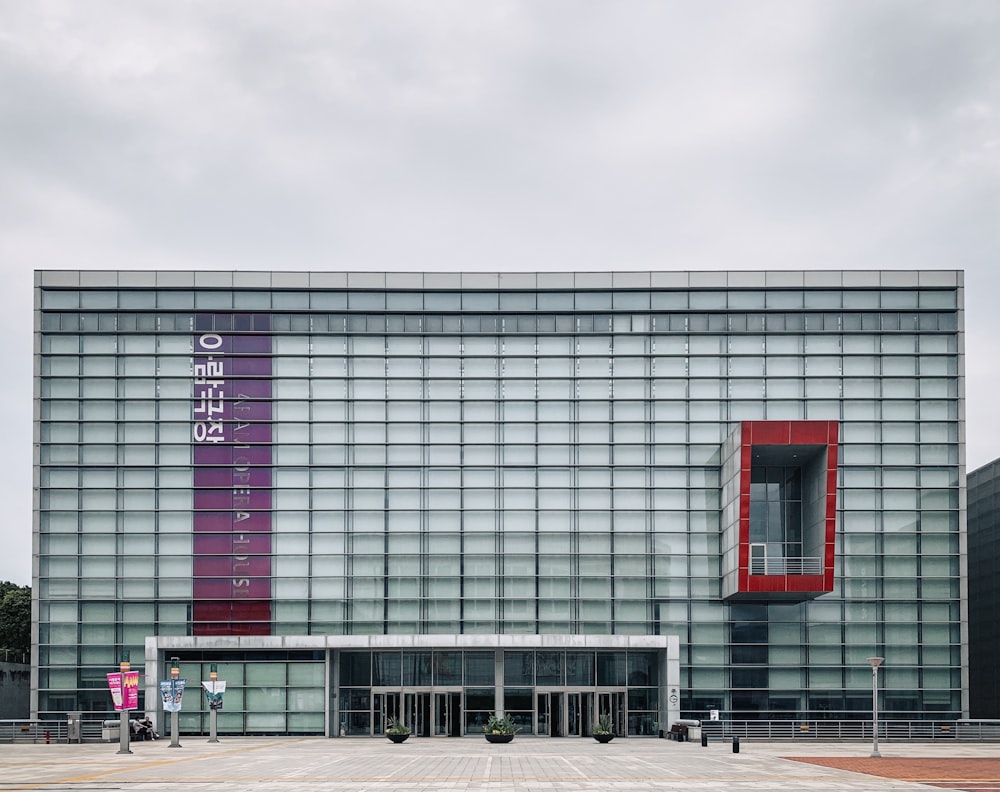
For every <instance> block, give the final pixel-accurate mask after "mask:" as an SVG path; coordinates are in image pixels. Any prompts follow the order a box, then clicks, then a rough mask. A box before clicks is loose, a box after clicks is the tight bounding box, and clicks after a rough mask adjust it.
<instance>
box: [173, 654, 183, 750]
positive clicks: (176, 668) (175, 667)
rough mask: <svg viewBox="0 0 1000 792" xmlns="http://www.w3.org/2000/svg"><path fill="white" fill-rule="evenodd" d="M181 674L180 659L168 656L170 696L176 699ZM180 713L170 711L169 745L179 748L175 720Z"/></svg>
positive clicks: (179, 742) (179, 743)
mask: <svg viewBox="0 0 1000 792" xmlns="http://www.w3.org/2000/svg"><path fill="white" fill-rule="evenodd" d="M180 675H181V659H180V658H179V657H171V658H170V697H171V698H172V699H173V700H174V701H175V702H176V701H177V679H178V678H179V677H180ZM179 717H180V714H179V713H178V712H177V710H176V709H175V710H174V711H173V712H171V713H170V747H171V748H180V747H181V741H180V737H179V735H178V734H177V721H178V718H179Z"/></svg>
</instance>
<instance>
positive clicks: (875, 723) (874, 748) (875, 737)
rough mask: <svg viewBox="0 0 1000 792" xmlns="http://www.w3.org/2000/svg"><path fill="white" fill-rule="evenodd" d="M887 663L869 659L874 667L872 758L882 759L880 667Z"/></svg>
mask: <svg viewBox="0 0 1000 792" xmlns="http://www.w3.org/2000/svg"><path fill="white" fill-rule="evenodd" d="M884 661H885V658H884V657H869V658H868V665H870V666H871V667H872V756H874V757H881V756H882V754H880V753H879V752H878V667H879V666H880V665H882V663H883V662H884Z"/></svg>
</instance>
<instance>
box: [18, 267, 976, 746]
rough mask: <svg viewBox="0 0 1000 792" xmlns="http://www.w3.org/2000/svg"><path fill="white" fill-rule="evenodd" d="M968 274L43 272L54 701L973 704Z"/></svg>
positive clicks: (446, 727)
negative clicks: (120, 689) (179, 682)
mask: <svg viewBox="0 0 1000 792" xmlns="http://www.w3.org/2000/svg"><path fill="white" fill-rule="evenodd" d="M962 283H963V281H962V274H961V273H960V272H955V271H933V272H931V271H920V272H904V271H891V272H889V271H886V272H861V271H858V272H849V271H845V272H768V273H755V272H731V273H725V272H702V273H686V272H651V273H650V272H646V273H530V274H528V273H523V274H519V273H500V274H490V273H475V274H458V273H455V274H447V273H287V272H274V273H267V272H197V273H192V272H78V271H40V272H38V273H36V285H35V309H36V310H35V487H36V488H35V504H34V505H35V514H34V532H35V541H36V545H35V547H36V552H37V555H36V568H35V579H34V584H35V585H34V587H33V593H34V596H35V598H36V608H37V625H36V627H37V629H36V634H35V643H36V645H35V647H34V649H35V651H34V652H33V663H34V668H33V690H32V696H33V698H32V701H33V710H34V711H35V712H37V713H38V714H39V715H41V716H45V715H46V714H56V713H64V712H66V711H76V710H83V711H89V712H102V711H106V710H108V709H109V708H110V697H109V694H108V692H107V688H106V684H105V674H106V673H107V672H108V671H111V670H114V668H115V667H116V664H117V662H118V660H119V655H120V653H121V652H122V651H123V650H128V651H130V653H131V657H132V660H133V663H135V661H136V660H137V659H138V658H140V657H142V658H144V662H145V663H146V667H145V673H146V675H147V681H146V686H147V687H146V691H145V699H146V701H145V706H146V708H147V709H149V710H155V706H154V703H153V701H151V700H150V699H151V697H155V695H156V694H155V686H154V685H155V679H156V677H157V676H159V678H164V673H165V671H164V668H165V666H164V663H165V662H166V659H167V658H169V657H171V656H176V657H179V658H180V662H181V664H182V668H183V674H184V676H186V677H188V678H189V679H192V680H197V679H208V674H207V670H206V669H207V666H208V664H209V663H218V664H219V670H220V673H219V678H220V679H225V678H228V684H229V688H228V689H227V694H226V696H227V698H226V704H225V709H224V711H223V713H222V714H221V719H220V729H222V730H223V731H229V732H233V733H246V734H255V733H272V734H273V733H324V734H329V735H330V736H337V735H340V734H344V735H350V734H368V733H379V732H380V730H381V729H382V727H383V724H384V719H385V718H387V717H391V716H392V715H397V714H398V715H402V716H403V717H404V718H405V719H407V720H410V721H413V722H414V723H415V724H419V728H418V733H420V734H428V735H431V734H465V733H470V732H475V730H476V729H477V728H478V724H479V723H480V722H481V720H482V718H483V715H484V713H488V712H490V711H494V710H502V711H507V712H510V713H512V714H514V715H516V717H517V718H518V720H519V721H520V723H521V725H522V729H523V730H525V731H529V732H534V733H539V734H553V735H556V734H559V735H573V734H586V733H589V728H590V721H591V720H592V719H593V718H594V717H596V714H597V713H599V712H610V713H611V714H612V715H613V716H614V718H615V721H616V723H617V730H618V731H619V733H622V734H625V733H628V734H632V735H640V734H648V733H655V732H656V731H657V730H658V729H662V728H665V727H666V725H667V724H668V722H669V721H670V719H671V718H675V717H677V716H683V717H705V716H706V714H707V712H708V711H709V710H712V709H717V710H720V712H721V713H722V717H723V718H734V719H745V718H838V719H840V718H843V719H849V718H863V717H864V716H865V713H869V714H870V710H871V670H870V667H869V666H868V664H867V663H866V662H865V658H866V657H868V656H871V655H879V656H883V657H885V658H886V661H885V665H884V669H883V671H882V673H881V674H880V680H882V682H883V683H884V686H885V690H884V702H883V706H884V713H885V715H886V717H889V718H894V717H895V718H956V717H960V716H962V715H963V714H968V701H967V697H966V695H965V691H966V689H967V681H966V679H965V678H964V676H963V675H964V673H965V672H964V669H965V668H966V666H967V664H966V662H965V658H966V656H967V649H966V599H965V592H964V588H963V586H964V580H965V563H966V562H965V547H964V530H965V528H964V526H965V514H964V505H965V502H964V435H963V433H964V428H963V420H964V407H963V389H964V376H963V375H964V369H963V366H964V363H963V337H962V327H963V293H962V292H963V286H962ZM671 636H676V637H677V638H678V639H679V640H678V649H677V652H678V654H677V657H676V658H671V657H670V654H671V649H670V643H669V640H668V638H669V637H671ZM674 660H676V662H677V670H676V672H675V671H674V670H673V666H672V665H671V663H672V662H673V661H674ZM675 673H676V679H674V676H675ZM206 719H207V708H206V707H205V706H204V705H203V704H202V703H200V702H190V703H189V702H186V703H185V711H184V712H183V713H182V728H188V729H199V728H203V727H204V724H205V723H206V722H207V720H206Z"/></svg>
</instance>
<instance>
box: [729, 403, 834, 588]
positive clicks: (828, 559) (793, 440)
mask: <svg viewBox="0 0 1000 792" xmlns="http://www.w3.org/2000/svg"><path fill="white" fill-rule="evenodd" d="M838 436H839V425H838V423H837V422H836V421H743V422H741V423H740V424H739V426H738V427H737V428H736V430H735V431H734V432H733V433H732V434H731V435H730V436H729V437H728V438H727V439H726V442H725V444H724V445H723V464H722V490H723V492H722V503H723V511H722V515H723V516H722V596H723V598H724V599H734V600H783V601H799V600H805V599H812V598H814V597H818V596H819V595H821V594H825V593H827V592H830V591H833V572H834V547H835V544H834V539H835V536H836V523H837V461H838V453H837V450H838ZM767 468H771V469H774V468H778V469H780V470H781V471H782V472H783V475H785V476H788V475H789V474H792V476H793V478H794V479H795V480H796V482H797V484H796V486H797V487H799V494H798V496H797V501H796V510H797V511H796V512H795V513H796V514H797V515H798V520H799V523H798V524H797V525H794V526H786V525H783V526H782V527H783V528H786V529H789V530H791V535H794V537H795V543H794V544H792V543H786V542H782V541H778V542H775V541H769V540H768V539H767V538H763V539H762V538H761V537H759V536H757V537H754V539H753V540H752V538H751V513H752V511H753V509H752V507H751V483H752V482H753V481H755V480H756V481H762V480H764V477H765V475H766V474H765V469H767ZM783 519H786V520H787V517H786V518H783ZM791 548H794V549H795V551H796V554H791V553H790V552H789V551H790V549H791Z"/></svg>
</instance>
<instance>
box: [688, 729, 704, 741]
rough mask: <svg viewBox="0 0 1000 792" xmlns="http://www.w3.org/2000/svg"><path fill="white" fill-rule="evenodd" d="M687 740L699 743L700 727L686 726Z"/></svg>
mask: <svg viewBox="0 0 1000 792" xmlns="http://www.w3.org/2000/svg"><path fill="white" fill-rule="evenodd" d="M688 739H689V740H691V741H692V742H701V726H688Z"/></svg>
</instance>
